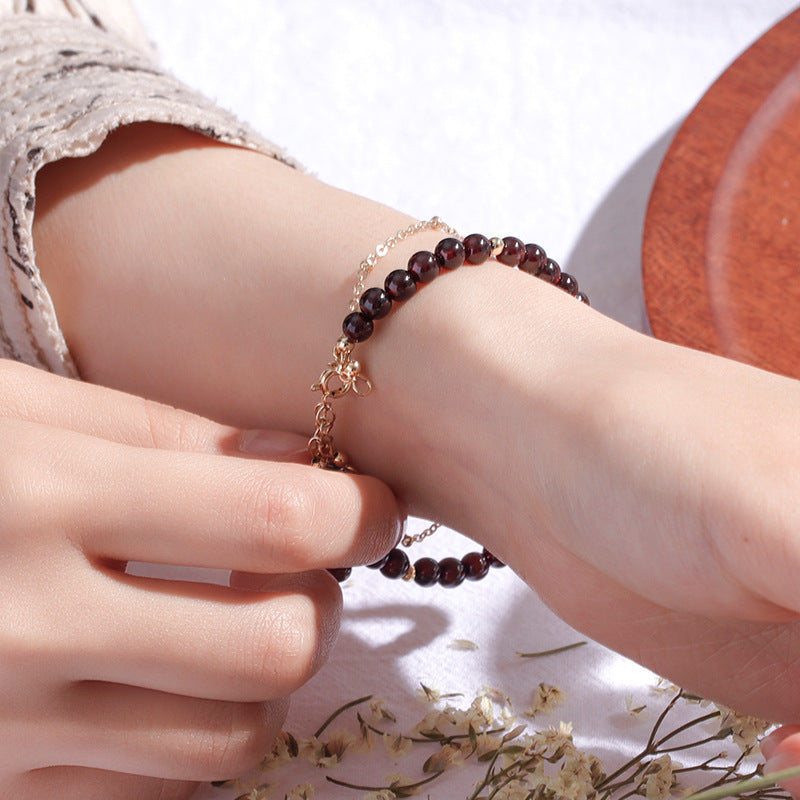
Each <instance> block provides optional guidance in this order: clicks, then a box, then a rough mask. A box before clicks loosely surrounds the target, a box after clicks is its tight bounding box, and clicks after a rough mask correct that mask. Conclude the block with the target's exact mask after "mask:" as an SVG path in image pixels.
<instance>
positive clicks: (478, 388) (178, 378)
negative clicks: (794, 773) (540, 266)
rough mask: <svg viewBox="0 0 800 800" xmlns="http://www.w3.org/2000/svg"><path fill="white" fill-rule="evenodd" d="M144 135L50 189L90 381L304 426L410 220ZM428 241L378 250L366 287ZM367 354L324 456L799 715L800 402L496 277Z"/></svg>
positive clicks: (748, 693)
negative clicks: (360, 272)
mask: <svg viewBox="0 0 800 800" xmlns="http://www.w3.org/2000/svg"><path fill="white" fill-rule="evenodd" d="M142 130H143V129H140V130H139V131H138V132H137V131H133V130H132V131H128V132H125V131H121V132H120V133H119V134H118V135H116V136H114V137H112V138H111V139H110V140H109V141H108V142H107V143H106V144H105V145H104V146H103V148H101V150H100V151H99V152H98V153H97V154H96V155H95V156H92V157H91V159H89V160H88V161H89V162H91V163H82V162H83V161H84V160H75V161H74V162H70V161H64V162H58V163H57V164H54V165H52V167H47V168H45V172H44V173H43V182H42V190H43V194H44V199H43V202H42V203H39V202H38V200H37V209H38V210H37V215H38V216H37V219H38V222H37V225H38V226H39V227H38V233H37V241H38V245H37V248H38V250H39V252H40V255H41V258H40V262H41V264H40V266H41V267H42V269H43V271H44V274H45V277H46V278H47V281H48V285H49V286H50V289H51V290H52V292H53V296H54V299H55V302H56V307H57V308H58V309H59V313H60V315H61V318H62V319H63V322H64V329H65V331H66V334H67V340H68V342H69V344H70V347H71V349H72V352H73V354H74V355H75V356H76V358H77V360H78V363H79V366H80V368H81V371H82V374H83V375H84V377H86V378H87V379H89V380H94V381H98V382H101V383H106V384H109V385H114V386H116V387H118V388H126V389H129V390H133V391H135V392H136V393H141V394H146V395H147V396H152V397H156V398H159V399H162V400H165V401H167V402H170V403H174V404H178V405H181V406H182V407H191V408H193V409H195V410H199V411H200V412H201V413H204V414H207V415H210V416H213V417H215V418H219V419H226V420H228V421H233V422H236V423H237V424H247V425H249V426H263V427H277V428H280V429H287V430H298V431H302V430H305V431H309V432H310V430H311V428H312V424H311V422H312V418H313V412H312V404H313V401H312V399H311V398H310V397H309V391H308V387H309V384H310V383H311V382H312V381H313V380H315V379H316V377H317V376H318V375H319V372H320V370H321V368H322V366H323V365H324V364H325V363H326V362H327V360H328V359H329V358H330V349H331V347H332V344H333V342H334V341H335V338H336V335H337V332H338V330H339V325H340V324H341V319H342V317H343V314H344V310H345V309H346V307H347V301H348V300H349V295H350V286H351V280H352V278H351V276H352V275H353V274H354V272H355V270H356V268H357V265H358V263H359V261H360V259H362V258H363V257H364V256H365V255H366V254H367V253H369V252H370V251H371V250H374V248H375V245H376V243H378V242H381V241H383V240H384V239H385V238H386V237H387V236H388V235H390V234H393V233H394V232H395V231H397V230H398V229H400V228H403V227H405V226H406V225H408V223H409V218H408V217H405V216H404V215H402V214H399V213H397V212H392V211H390V210H389V209H386V208H384V207H382V206H379V205H377V204H375V203H370V202H369V201H367V200H364V199H363V198H358V197H354V196H353V195H349V194H347V193H345V192H340V191H337V190H335V189H332V188H331V187H327V186H325V185H324V184H321V183H320V182H318V181H315V180H314V179H312V178H310V177H309V176H307V175H302V174H299V173H297V172H296V171H294V170H291V169H289V168H287V167H285V166H284V165H283V164H280V163H277V162H275V161H272V160H271V159H268V158H264V157H262V156H259V155H257V154H254V153H248V152H243V151H239V150H235V149H233V148H226V147H220V146H217V145H209V144H207V143H205V142H202V141H201V140H198V139H197V138H196V137H192V136H191V135H190V134H187V133H186V132H182V131H175V130H170V129H164V128H160V129H159V128H157V126H151V127H150V128H148V129H147V132H145V133H144V134H143V133H142ZM48 170H49V172H48ZM87 176H88V177H87ZM154 186H157V187H158V191H156V192H154V191H153V187H154ZM48 198H49V199H48ZM40 212H43V213H41V214H40ZM98 219H102V221H103V224H102V230H103V231H104V232H105V233H106V235H105V236H104V237H102V238H100V239H98V238H97V236H96V235H95V232H96V230H97V229H98ZM131 219H135V220H136V225H131V224H130V221H131ZM483 233H485V234H488V235H493V234H495V233H499V234H501V235H502V234H503V233H507V231H491V230H485V231H483ZM519 233H520V234H521V235H525V233H524V232H522V231H520V232H519ZM439 238H441V237H440V236H439V235H438V234H436V233H435V232H428V233H426V234H422V235H419V236H416V237H414V239H413V240H411V241H410V242H408V243H406V244H405V245H404V246H403V248H398V249H397V250H393V251H392V252H391V253H390V255H389V256H387V258H386V259H384V260H383V261H382V262H381V265H380V267H379V268H376V275H375V280H374V283H373V282H372V279H370V283H371V285H375V283H380V282H381V281H382V278H383V277H384V276H385V275H386V273H387V272H388V271H389V270H391V269H394V268H397V267H401V266H403V265H404V261H405V259H406V258H407V257H408V255H410V253H411V252H413V251H414V250H416V249H432V247H433V246H434V244H435V242H436V241H437V240H438V239H439ZM153 242H156V243H157V246H156V247H153V245H152V243H153ZM65 243H66V244H65ZM78 254H79V255H80V257H77V256H78ZM231 254H234V256H232V255H231ZM165 275H168V276H169V279H170V284H169V285H170V286H171V287H176V288H175V290H173V291H165V290H164V276H165ZM578 277H579V278H580V276H578ZM242 287H246V289H247V291H243V290H242ZM590 293H591V292H590ZM209 331H213V335H209V333H208V332H209ZM359 347H360V348H361V347H362V346H361V345H359ZM231 354H235V357H232V356H231ZM358 358H359V360H361V363H362V364H363V365H364V366H365V368H366V370H367V371H368V374H369V376H370V378H371V379H372V380H373V383H374V384H375V386H376V391H375V392H374V393H373V394H372V395H370V396H369V397H368V398H367V399H358V398H356V399H352V398H345V399H343V400H342V401H341V403H340V408H338V409H337V417H338V418H337V433H336V436H337V440H338V443H339V445H340V446H341V447H342V448H343V449H344V450H345V451H346V452H348V453H349V454H350V455H351V456H352V457H353V461H354V463H355V464H356V465H357V466H358V467H359V469H361V470H362V471H364V472H368V473H370V474H373V475H376V476H378V477H380V478H381V479H382V480H384V481H386V482H387V483H388V484H389V485H390V486H391V487H392V488H393V490H394V491H395V492H396V494H398V496H399V497H401V498H402V500H403V501H404V502H405V503H407V505H408V507H409V510H410V511H411V512H412V513H415V514H418V515H419V516H427V517H432V518H434V519H439V520H441V521H443V522H445V523H447V524H450V525H452V526H453V527H455V528H457V529H459V530H461V531H462V532H464V533H466V534H468V535H471V536H472V537H473V538H475V539H477V540H479V541H482V542H484V543H485V544H487V545H488V546H489V549H491V550H492V551H493V552H495V553H496V554H497V555H498V556H499V557H501V558H503V559H504V560H505V561H507V562H508V563H509V564H511V565H512V566H513V567H514V568H515V569H516V570H517V572H518V573H519V574H520V575H521V576H522V577H523V578H524V579H525V580H526V581H528V582H529V583H530V585H531V586H532V587H533V588H534V589H535V590H536V591H537V592H539V593H540V594H541V595H542V597H543V598H544V599H545V600H546V602H548V603H549V604H550V605H551V606H552V607H553V608H554V609H555V610H556V612H557V613H559V614H560V615H562V616H563V617H564V618H565V619H566V620H567V621H569V622H570V623H571V624H572V625H574V626H575V627H577V628H579V629H580V630H583V631H585V632H586V633H588V634H590V635H591V636H593V637H595V638H596V639H598V640H599V641H601V642H603V643H605V644H607V645H609V646H610V647H613V648H615V649H616V650H618V651H620V652H622V653H625V654H626V655H628V656H631V657H633V658H635V659H636V660H638V661H640V662H642V663H644V664H646V665H648V666H649V667H651V668H652V669H654V670H656V671H658V672H661V673H662V674H665V675H666V676H667V677H669V678H671V679H672V680H675V681H676V682H679V683H682V684H683V685H685V686H686V687H687V688H688V689H691V690H694V691H697V692H699V693H703V694H706V695H707V696H709V697H711V698H713V699H717V700H720V701H723V702H725V703H727V704H728V705H730V706H733V707H735V708H737V709H738V710H740V711H742V712H747V713H753V714H758V715H761V716H765V717H771V718H774V719H778V720H781V721H787V722H790V721H797V720H798V719H800V692H798V691H797V690H796V689H794V688H793V687H795V686H797V685H798V678H800V670H798V663H800V636H798V633H800V631H799V630H798V623H797V622H795V620H796V619H797V618H798V616H799V615H800V601H799V600H798V599H797V596H796V588H795V587H796V575H797V573H798V570H800V539H798V537H797V536H796V531H798V530H800V510H798V509H797V502H796V498H797V495H798V488H800V487H798V485H797V483H798V479H797V475H798V469H797V453H798V452H800V429H798V425H797V420H796V416H797V412H796V409H797V408H798V407H800V384H798V383H797V382H795V381H789V380H787V379H783V378H779V377H778V376H775V375H768V374H766V373H763V372H759V371H758V370H755V369H752V368H748V367H744V366H743V365H740V364H735V363H733V362H729V361H725V360H723V359H716V358H712V357H710V356H707V355H704V354H699V353H695V352H693V351H689V350H685V349H681V348H673V347H669V346H667V345H664V344H663V343H659V342H655V341H653V340H651V339H648V338H647V337H644V336H641V335H639V334H636V333H634V332H632V331H629V330H627V329H625V328H623V327H622V326H620V325H617V324H615V323H614V322H613V321H611V320H609V319H607V318H604V317H603V316H602V315H600V314H597V313H596V312H594V311H593V310H592V309H587V308H586V307H585V306H583V305H581V304H577V303H575V301H574V300H573V299H572V298H569V297H567V296H565V295H564V293H563V292H560V291H558V290H556V289H554V288H553V287H552V286H547V285H545V284H544V283H543V282H542V281H539V280H536V279H533V278H530V276H526V275H522V274H520V273H518V272H515V271H512V270H508V269H506V268H502V267H500V266H499V265H497V264H494V265H484V266H481V267H474V268H473V267H466V266H465V267H461V268H459V269H458V270H456V271H454V272H451V273H449V274H446V275H443V276H441V277H439V278H437V279H436V282H435V283H434V284H431V285H430V286H428V287H425V288H424V289H423V290H421V291H419V292H418V293H417V294H416V295H415V296H414V298H413V299H412V300H411V301H409V302H408V303H406V304H404V305H403V306H402V307H401V309H399V310H397V311H393V312H392V314H391V315H390V316H389V317H388V318H387V319H385V320H382V321H381V323H380V329H379V330H378V331H377V333H376V335H375V336H374V337H373V338H371V339H370V340H369V341H368V342H366V343H365V344H364V345H363V348H362V350H361V351H360V352H359V353H358ZM187 363H189V364H191V365H192V368H190V369H186V368H185V365H186V364H187ZM209 364H221V365H224V368H223V369H222V372H221V374H222V376H223V377H224V380H221V379H220V374H219V372H215V371H214V370H210V369H208V368H207V365H209ZM276 387H279V388H280V391H277V390H276ZM731 659H734V660H735V661H736V662H737V663H740V664H741V665H742V666H741V668H739V669H737V670H736V671H735V673H734V674H733V675H731V671H730V664H731Z"/></svg>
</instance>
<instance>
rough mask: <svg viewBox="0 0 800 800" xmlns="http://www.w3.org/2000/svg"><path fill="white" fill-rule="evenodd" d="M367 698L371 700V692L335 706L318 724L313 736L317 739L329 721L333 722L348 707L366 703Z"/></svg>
mask: <svg viewBox="0 0 800 800" xmlns="http://www.w3.org/2000/svg"><path fill="white" fill-rule="evenodd" d="M368 700H372V695H371V694H368V695H365V696H364V697H359V698H358V700H351V701H350V702H349V703H345V704H344V705H343V706H342V707H341V708H337V709H336V711H334V712H333V714H331V715H330V716H329V717H328V719H326V720H325V722H323V723H322V725H320V726H319V728H317V730H316V731H314V738H315V739H319V737H320V736H322V734H323V733H324V731H325V729H326V728H327V727H328V725H330V724H331V722H333V721H334V720H335V719H336V717H338V716H339V715H340V714H343V713H344V712H345V711H347V710H348V709H349V708H353V707H354V706H360V705H361V704H362V703H366V702H367V701H368Z"/></svg>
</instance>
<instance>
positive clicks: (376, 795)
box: [364, 789, 397, 800]
mask: <svg viewBox="0 0 800 800" xmlns="http://www.w3.org/2000/svg"><path fill="white" fill-rule="evenodd" d="M396 798H397V795H396V794H395V793H394V792H393V791H392V790H391V789H378V791H377V792H367V793H366V794H365V795H364V800H396Z"/></svg>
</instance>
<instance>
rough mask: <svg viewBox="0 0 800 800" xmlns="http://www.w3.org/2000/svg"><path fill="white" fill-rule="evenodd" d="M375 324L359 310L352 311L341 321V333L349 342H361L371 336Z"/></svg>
mask: <svg viewBox="0 0 800 800" xmlns="http://www.w3.org/2000/svg"><path fill="white" fill-rule="evenodd" d="M374 328H375V326H374V325H373V324H372V320H371V319H369V317H367V316H365V315H364V314H362V313H361V312H360V311H354V312H353V313H352V314H348V315H347V316H346V317H345V318H344V322H343V323H342V333H343V334H344V335H345V336H346V337H347V338H348V339H349V340H350V341H351V342H363V341H366V340H367V339H369V337H370V336H372V331H373V330H374Z"/></svg>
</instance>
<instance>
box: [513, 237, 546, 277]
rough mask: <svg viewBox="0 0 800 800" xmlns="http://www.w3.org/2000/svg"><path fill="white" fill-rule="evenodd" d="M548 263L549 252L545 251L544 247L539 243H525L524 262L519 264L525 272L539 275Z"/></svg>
mask: <svg viewBox="0 0 800 800" xmlns="http://www.w3.org/2000/svg"><path fill="white" fill-rule="evenodd" d="M546 263H547V253H545V251H544V248H543V247H539V245H538V244H526V245H525V258H524V259H522V263H521V264H520V265H519V268H520V269H521V270H522V271H523V272H527V273H529V274H530V275H537V274H538V273H539V271H540V270H541V269H542V267H544V265H545V264H546Z"/></svg>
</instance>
